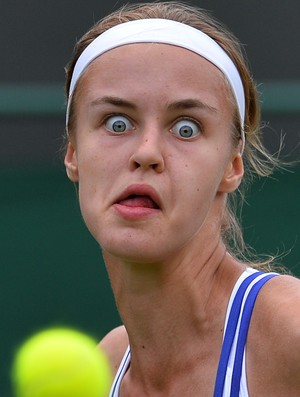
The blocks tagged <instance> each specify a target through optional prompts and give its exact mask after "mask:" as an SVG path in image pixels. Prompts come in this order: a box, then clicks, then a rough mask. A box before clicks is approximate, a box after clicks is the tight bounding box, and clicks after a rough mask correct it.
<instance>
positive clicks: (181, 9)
mask: <svg viewBox="0 0 300 397" xmlns="http://www.w3.org/2000/svg"><path fill="white" fill-rule="evenodd" d="M146 18H162V19H171V20H174V21H177V22H181V23H184V24H186V25H190V26H192V27H194V28H195V29H199V30H201V31H202V32H204V33H206V34H207V35H208V36H210V37H211V38H212V39H214V40H215V41H216V42H217V43H218V44H219V45H220V46H221V47H222V48H223V49H224V50H225V51H226V52H227V54H228V55H229V56H230V58H231V59H232V61H233V62H234V64H235V65H236V67H237V69H238V71H239V73H240V76H241V79H242V82H243V86H244V92H245V124H244V126H241V125H240V119H239V117H238V113H237V109H235V113H234V119H233V131H232V137H233V144H235V145H237V144H238V142H239V141H240V137H241V128H244V132H245V135H246V142H245V149H244V154H243V159H244V165H245V176H244V181H243V184H242V187H241V188H240V189H239V190H238V192H235V193H231V194H230V195H229V197H228V201H227V205H226V210H225V213H224V217H223V222H222V237H223V239H224V241H225V243H226V245H227V249H228V250H229V251H230V252H231V253H232V254H233V255H234V256H235V257H236V258H238V259H241V260H244V261H247V257H248V258H249V256H248V254H249V252H248V250H247V248H246V246H245V244H244V240H243V234H242V231H241V227H240V224H239V221H238V217H237V209H238V208H241V207H242V203H243V201H244V193H243V191H244V188H245V186H246V184H247V183H248V182H249V181H250V180H252V179H253V177H254V176H255V175H258V176H263V177H265V176H269V175H270V174H271V173H272V172H273V170H274V168H275V167H277V165H279V161H278V159H277V158H276V157H273V156H272V155H271V154H270V153H268V151H267V150H266V149H265V148H264V146H263V143H262V137H261V128H260V123H261V121H260V104H259V100H258V93H257V89H256V86H255V83H254V81H253V78H252V76H251V73H250V70H249V67H248V64H247V60H246V56H245V54H244V52H243V48H242V47H241V45H240V43H239V41H238V40H237V38H236V37H235V36H234V35H233V34H232V33H231V32H229V31H228V30H227V28H225V27H224V26H223V25H222V24H221V23H220V22H218V21H217V20H215V19H214V18H213V17H212V16H211V15H210V14H209V13H208V12H207V11H205V10H203V9H201V8H197V7H195V6H191V5H188V4H184V3H181V2H177V1H167V2H154V3H141V4H131V5H125V6H123V7H122V8H120V9H119V10H117V11H115V12H113V13H112V14H110V15H109V16H107V17H105V18H104V19H102V20H100V21H99V22H98V23H96V24H95V25H94V26H93V27H92V28H91V29H90V30H89V31H88V32H87V33H86V34H85V35H84V36H83V37H82V38H81V39H80V40H79V41H78V42H77V44H76V46H75V49H74V54H73V57H72V59H71V61H70V63H69V64H68V65H67V67H66V95H67V97H68V94H69V88H70V81H71V77H72V73H73V70H74V66H75V64H76V61H77V59H78V58H79V56H80V54H81V53H82V52H83V50H84V49H85V48H86V47H87V46H88V45H89V44H90V43H91V42H92V41H93V40H94V39H95V38H96V37H97V36H99V35H100V34H102V33H103V32H104V31H106V30H108V29H110V28H111V27H113V26H115V25H118V24H121V23H124V22H128V21H133V20H137V19H146ZM79 86H80V84H79ZM78 90H80V87H79V88H78ZM78 90H77V92H76V90H75V92H74V96H73V100H72V103H71V106H70V114H69V125H68V131H69V132H70V133H72V130H74V129H75V125H76V116H75V110H74V107H75V104H76V94H78ZM238 193H239V194H238ZM238 198H239V202H238ZM246 253H247V255H246ZM248 260H249V259H248ZM268 262H269V261H265V262H261V263H260V267H262V266H264V265H268Z"/></svg>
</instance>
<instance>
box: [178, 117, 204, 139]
mask: <svg viewBox="0 0 300 397" xmlns="http://www.w3.org/2000/svg"><path fill="white" fill-rule="evenodd" d="M171 131H172V132H173V133H174V134H175V135H176V136H177V137H178V138H186V139H189V138H194V137H196V136H197V135H199V134H200V132H201V129H200V126H199V124H197V123H196V122H195V121H192V120H189V119H182V120H179V121H177V122H176V123H175V124H174V126H173V127H172V129H171Z"/></svg>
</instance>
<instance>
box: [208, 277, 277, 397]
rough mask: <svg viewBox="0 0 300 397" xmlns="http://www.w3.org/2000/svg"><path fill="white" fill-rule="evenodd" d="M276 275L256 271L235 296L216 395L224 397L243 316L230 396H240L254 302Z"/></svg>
mask: <svg viewBox="0 0 300 397" xmlns="http://www.w3.org/2000/svg"><path fill="white" fill-rule="evenodd" d="M260 276H262V277H260ZM274 276H276V274H275V273H272V274H271V273H270V274H267V273H266V274H265V273H263V272H255V273H253V274H251V275H250V276H248V277H247V278H246V279H245V280H244V281H243V282H242V284H241V285H240V287H239V289H238V291H237V293H236V295H235V298H234V300H233V303H232V307H231V311H230V314H229V318H228V322H227V327H226V330H225V336H224V340H223V345H222V351H221V357H220V361H219V366H218V371H217V377H216V383H215V391H214V397H223V389H224V384H225V378H226V372H227V367H228V361H229V356H230V353H231V349H232V344H233V341H234V337H235V334H236V331H237V327H238V321H239V318H240V316H242V317H241V324H240V329H239V335H238V342H237V348H236V352H235V359H234V367H233V375H232V382H231V391H230V397H239V392H240V380H241V373H242V365H243V356H244V350H245V344H246V339H247V334H248V329H249V324H250V320H251V315H252V312H253V308H254V304H255V301H256V298H257V295H258V293H259V291H260V289H261V288H262V287H263V285H264V284H265V283H266V282H267V281H268V280H270V279H271V278H273V277H274ZM258 277H260V279H258V280H257V281H256V282H255V284H253V285H252V287H251V290H250V291H249V294H248V296H247V298H246V301H245V305H244V309H243V313H241V307H242V303H243V298H244V296H245V294H246V291H247V288H248V287H249V286H250V284H251V283H252V281H254V280H255V279H257V278H258Z"/></svg>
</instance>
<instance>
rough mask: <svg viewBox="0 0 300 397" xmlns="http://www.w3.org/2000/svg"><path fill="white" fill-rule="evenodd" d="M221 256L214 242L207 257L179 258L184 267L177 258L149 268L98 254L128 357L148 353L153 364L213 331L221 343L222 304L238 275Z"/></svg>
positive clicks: (219, 245) (237, 268) (220, 248)
mask: <svg viewBox="0 0 300 397" xmlns="http://www.w3.org/2000/svg"><path fill="white" fill-rule="evenodd" d="M225 252H226V251H225V247H224V245H223V244H222V243H221V242H218V243H217V244H216V246H215V247H214V249H212V250H211V251H210V253H209V254H206V255H204V253H202V254H201V253H200V254H199V252H197V255H186V253H185V254H184V255H183V257H185V260H184V261H182V260H181V259H180V257H179V256H178V257H177V258H176V259H173V260H172V261H168V262H164V263H155V264H153V263H152V264H145V263H143V264H137V263H128V262H121V261H120V260H118V259H115V258H112V257H110V256H109V255H108V254H107V253H104V257H105V261H106V263H107V267H108V271H109V273H110V278H111V283H112V288H113V290H114V294H115V299H116V303H117V306H118V310H119V313H120V315H121V318H122V320H123V322H124V324H125V326H126V329H127V332H128V335H129V340H130V345H131V350H132V354H133V355H136V356H137V355H139V354H140V353H142V351H143V350H144V349H148V355H151V352H153V355H155V357H156V359H157V358H158V352H161V354H162V356H163V355H165V354H166V352H168V357H170V356H171V354H172V353H171V352H172V351H178V343H180V346H181V348H184V346H183V345H184V344H186V349H187V350H188V349H189V346H188V345H189V343H190V341H192V344H191V346H190V349H191V351H194V350H195V346H194V341H195V337H197V338H198V339H199V338H200V339H201V337H205V336H206V335H207V334H211V332H215V331H212V330H214V329H217V330H218V334H219V336H220V338H222V330H223V324H224V318H225V312H226V305H227V301H228V298H229V295H230V292H231V289H232V286H233V284H234V282H235V280H236V278H237V277H238V273H240V272H241V269H240V266H239V265H238V264H237V263H236V262H235V261H234V260H233V258H232V257H230V256H229V255H228V254H226V253H225ZM230 264H235V266H230ZM179 341H180V342H179ZM162 346H164V348H163V349H162ZM148 357H149V356H148Z"/></svg>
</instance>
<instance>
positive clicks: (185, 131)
mask: <svg viewBox="0 0 300 397" xmlns="http://www.w3.org/2000/svg"><path fill="white" fill-rule="evenodd" d="M179 132H180V135H181V136H184V137H190V136H192V135H193V129H192V128H191V127H190V126H188V125H184V126H182V127H180V129H179Z"/></svg>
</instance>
